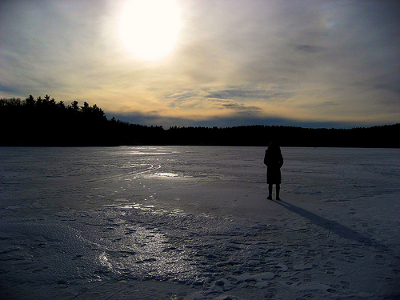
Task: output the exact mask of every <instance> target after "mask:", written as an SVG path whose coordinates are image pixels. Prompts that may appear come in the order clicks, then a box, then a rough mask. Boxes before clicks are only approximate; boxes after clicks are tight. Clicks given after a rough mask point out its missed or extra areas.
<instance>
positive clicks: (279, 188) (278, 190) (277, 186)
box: [276, 184, 281, 200]
mask: <svg viewBox="0 0 400 300" xmlns="http://www.w3.org/2000/svg"><path fill="white" fill-rule="evenodd" d="M280 190H281V186H280V185H279V184H277V185H276V200H281V198H279V192H280Z"/></svg>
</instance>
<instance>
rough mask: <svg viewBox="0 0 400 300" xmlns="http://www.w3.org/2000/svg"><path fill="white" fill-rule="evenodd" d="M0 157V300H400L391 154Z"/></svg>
mask: <svg viewBox="0 0 400 300" xmlns="http://www.w3.org/2000/svg"><path fill="white" fill-rule="evenodd" d="M264 151H265V149H264V148H262V147H182V146H181V147H178V146H177V147H173V146H165V147H115V148H113V147H110V148H107V147H102V148H23V147H21V148H0V179H1V186H0V290H1V294H2V298H4V299H220V300H222V299H225V300H227V299H398V298H399V297H400V226H399V225H400V210H399V208H400V202H399V201H400V200H399V195H400V186H399V179H400V150H399V149H340V148H337V149H336V148H282V153H283V156H284V159H285V164H284V166H283V168H282V189H281V198H282V199H283V201H275V200H273V201H270V200H267V199H266V196H267V193H268V192H267V187H266V184H265V166H264V165H263V156H264Z"/></svg>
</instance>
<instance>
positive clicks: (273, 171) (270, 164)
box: [264, 142, 283, 200]
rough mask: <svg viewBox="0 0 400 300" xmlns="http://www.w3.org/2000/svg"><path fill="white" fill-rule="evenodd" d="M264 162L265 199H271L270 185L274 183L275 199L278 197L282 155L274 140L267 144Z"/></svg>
mask: <svg viewBox="0 0 400 300" xmlns="http://www.w3.org/2000/svg"><path fill="white" fill-rule="evenodd" d="M264 164H265V165H266V166H267V184H268V191H269V195H268V197H267V199H269V200H272V185H273V184H275V185H276V200H281V199H280V198H279V191H280V188H281V186H280V184H281V167H282V165H283V157H282V152H281V148H280V147H279V145H278V144H277V143H275V142H271V144H269V146H268V149H267V150H266V151H265V157H264Z"/></svg>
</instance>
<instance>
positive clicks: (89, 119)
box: [0, 95, 400, 148]
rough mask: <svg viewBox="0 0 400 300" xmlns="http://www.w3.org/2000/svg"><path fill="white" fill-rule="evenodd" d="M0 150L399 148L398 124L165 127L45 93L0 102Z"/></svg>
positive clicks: (399, 128) (399, 130)
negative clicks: (110, 115) (109, 114)
mask: <svg viewBox="0 0 400 300" xmlns="http://www.w3.org/2000/svg"><path fill="white" fill-rule="evenodd" d="M0 125H1V129H2V130H1V140H0V146H116V145H227V146H228V145H232V146H266V145H268V144H269V142H270V141H272V140H275V141H278V142H279V143H280V144H281V145H282V146H306V147H370V148H399V147H400V142H399V139H398V136H399V132H400V124H394V125H386V126H375V127H369V128H353V129H325V128H320V129H311V128H301V127H292V126H261V125H260V126H237V127H227V128H219V127H213V128H209V127H170V128H169V129H164V128H163V127H161V126H143V125H138V124H129V123H126V122H121V121H119V120H116V119H115V118H112V119H110V120H108V119H107V117H106V115H105V114H104V112H103V110H102V109H101V108H99V107H98V106H97V105H96V104H95V105H93V106H90V105H89V104H88V103H86V102H84V104H83V106H79V103H78V102H77V101H74V102H72V103H71V104H70V105H65V104H64V103H63V102H62V101H60V102H56V101H55V100H54V98H50V96H48V95H46V96H45V97H44V98H42V97H38V98H36V99H34V97H33V96H32V95H30V96H29V97H28V98H26V99H25V100H21V99H15V98H12V99H1V100H0Z"/></svg>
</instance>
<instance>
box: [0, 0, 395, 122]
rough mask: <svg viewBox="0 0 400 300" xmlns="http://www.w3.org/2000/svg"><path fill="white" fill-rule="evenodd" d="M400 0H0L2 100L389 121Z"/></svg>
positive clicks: (186, 114)
mask: <svg viewBox="0 0 400 300" xmlns="http://www.w3.org/2000/svg"><path fill="white" fill-rule="evenodd" d="M399 15H400V1H396V0H379V1H378V0H376V1H374V0H370V1H363V0H307V1H306V0H276V1H275V0H144V1H138V0H48V1H46V0H26V1H20V0H4V1H0V98H10V97H19V98H21V99H25V98H26V97H28V96H29V95H33V96H34V97H38V96H42V97H43V96H44V95H46V94H48V95H50V96H51V97H54V98H55V100H56V101H57V102H58V101H64V102H65V103H70V102H72V101H75V100H76V101H78V102H79V103H80V104H81V105H83V102H88V103H89V104H90V105H94V104H97V106H99V107H100V108H102V109H103V110H104V112H105V113H106V115H107V117H109V118H111V117H116V118H118V119H120V120H122V121H126V122H130V123H138V124H143V125H157V126H164V127H167V128H168V127H169V126H219V127H226V126H242V125H287V126H303V127H328V128H331V127H334V128H350V127H358V126H375V125H384V124H388V125H389V124H394V123H399V122H400V51H399V50H400V18H399V17H398V16H399Z"/></svg>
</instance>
